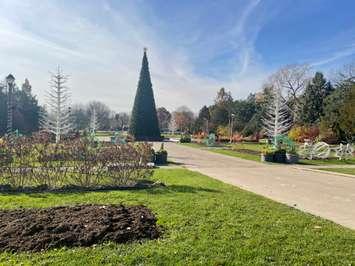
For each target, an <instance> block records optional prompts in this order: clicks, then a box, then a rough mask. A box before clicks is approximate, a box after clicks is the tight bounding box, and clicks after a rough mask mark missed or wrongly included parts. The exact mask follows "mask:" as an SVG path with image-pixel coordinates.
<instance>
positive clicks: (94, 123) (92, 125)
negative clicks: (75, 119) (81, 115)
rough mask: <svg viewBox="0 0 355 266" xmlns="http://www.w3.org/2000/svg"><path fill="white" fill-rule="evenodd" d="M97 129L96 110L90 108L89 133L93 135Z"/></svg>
mask: <svg viewBox="0 0 355 266" xmlns="http://www.w3.org/2000/svg"><path fill="white" fill-rule="evenodd" d="M98 128H99V122H98V120H97V115H96V109H95V108H92V111H91V117H90V131H91V132H92V133H95V132H96V130H97V129H98Z"/></svg>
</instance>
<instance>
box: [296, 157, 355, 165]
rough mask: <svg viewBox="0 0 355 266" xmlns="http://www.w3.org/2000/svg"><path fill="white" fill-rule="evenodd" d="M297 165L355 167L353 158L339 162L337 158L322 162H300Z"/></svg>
mask: <svg viewBox="0 0 355 266" xmlns="http://www.w3.org/2000/svg"><path fill="white" fill-rule="evenodd" d="M299 163H300V164H306V165H355V158H352V159H349V160H339V159H338V158H329V159H323V160H300V162H299Z"/></svg>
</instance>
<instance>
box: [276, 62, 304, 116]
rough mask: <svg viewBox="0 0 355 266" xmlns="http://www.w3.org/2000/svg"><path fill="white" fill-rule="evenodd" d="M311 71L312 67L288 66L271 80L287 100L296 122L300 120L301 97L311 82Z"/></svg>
mask: <svg viewBox="0 0 355 266" xmlns="http://www.w3.org/2000/svg"><path fill="white" fill-rule="evenodd" d="M309 71H310V67H309V66H308V65H306V64H304V65H288V66H285V67H283V68H281V69H280V70H278V71H277V72H276V73H275V74H273V75H272V76H271V78H270V82H271V85H272V86H273V87H274V88H275V89H278V90H280V92H281V97H284V99H286V100H287V102H288V105H289V108H290V110H291V111H292V114H293V120H294V121H296V120H297V118H298V117H297V115H298V111H299V108H300V106H301V100H300V96H301V95H302V93H303V91H304V89H305V88H306V86H307V84H308V83H309V82H310V76H309ZM283 94H285V96H283Z"/></svg>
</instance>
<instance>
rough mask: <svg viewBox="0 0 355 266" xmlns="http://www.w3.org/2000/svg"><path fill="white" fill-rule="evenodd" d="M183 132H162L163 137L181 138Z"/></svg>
mask: <svg viewBox="0 0 355 266" xmlns="http://www.w3.org/2000/svg"><path fill="white" fill-rule="evenodd" d="M181 136H182V134H162V137H163V138H173V139H180V138H181Z"/></svg>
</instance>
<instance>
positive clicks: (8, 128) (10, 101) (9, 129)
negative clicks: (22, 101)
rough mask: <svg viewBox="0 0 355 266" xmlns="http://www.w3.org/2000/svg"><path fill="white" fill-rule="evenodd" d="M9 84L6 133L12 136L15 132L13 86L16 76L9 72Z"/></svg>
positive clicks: (7, 78)
mask: <svg viewBox="0 0 355 266" xmlns="http://www.w3.org/2000/svg"><path fill="white" fill-rule="evenodd" d="M6 84H7V125H6V133H7V134H8V136H9V137H10V139H11V138H12V133H13V108H14V107H13V88H14V84H15V77H14V76H13V75H12V74H9V75H8V76H7V77H6Z"/></svg>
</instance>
